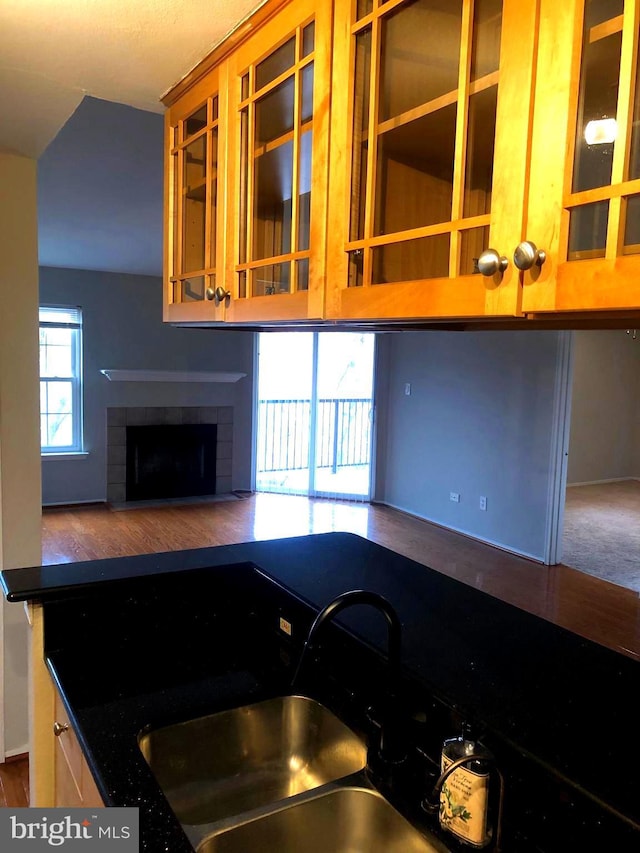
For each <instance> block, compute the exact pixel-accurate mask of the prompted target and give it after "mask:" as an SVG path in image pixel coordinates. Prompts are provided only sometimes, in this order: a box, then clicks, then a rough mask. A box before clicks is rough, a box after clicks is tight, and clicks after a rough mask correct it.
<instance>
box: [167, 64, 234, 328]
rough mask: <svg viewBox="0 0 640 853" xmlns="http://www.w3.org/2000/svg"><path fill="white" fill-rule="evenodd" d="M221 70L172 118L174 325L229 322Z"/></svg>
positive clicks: (170, 281) (170, 313)
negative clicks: (223, 237)
mask: <svg viewBox="0 0 640 853" xmlns="http://www.w3.org/2000/svg"><path fill="white" fill-rule="evenodd" d="M219 82H220V81H219V70H218V69H215V70H214V71H213V72H211V73H210V74H209V75H208V76H207V77H206V78H205V80H204V81H202V82H201V83H200V84H199V85H198V86H196V87H194V89H192V90H191V91H190V92H189V93H188V95H187V96H185V97H184V98H181V99H180V101H178V102H177V104H176V105H175V106H174V107H172V108H171V109H170V110H168V112H167V113H166V118H165V133H166V137H167V138H166V139H165V241H164V242H165V253H166V256H165V264H164V268H165V271H166V272H165V288H166V292H165V300H164V319H165V321H169V322H181V321H193V320H196V321H197V320H205V321H216V320H223V319H224V310H225V308H224V299H221V298H220V296H221V293H222V292H223V291H218V293H216V289H217V288H219V287H220V286H221V285H222V284H223V281H222V280H221V279H222V271H223V270H222V267H221V266H219V261H220V256H221V234H220V231H221V229H220V226H219V220H220V216H221V204H220V202H221V198H222V196H223V195H224V192H223V186H224V178H223V176H224V150H223V148H224V133H223V132H222V133H221V127H223V105H224V100H225V99H224V93H223V91H222V87H220V88H219V86H218V83H219Z"/></svg>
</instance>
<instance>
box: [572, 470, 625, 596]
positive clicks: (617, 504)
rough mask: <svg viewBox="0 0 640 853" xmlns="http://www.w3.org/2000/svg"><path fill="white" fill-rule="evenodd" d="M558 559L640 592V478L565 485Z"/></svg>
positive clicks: (590, 573)
mask: <svg viewBox="0 0 640 853" xmlns="http://www.w3.org/2000/svg"><path fill="white" fill-rule="evenodd" d="M562 562H563V563H564V564H565V565H567V566H572V567H573V568H575V569H579V570H580V571H582V572H586V573H587V574H589V575H596V577H599V578H604V579H605V580H608V581H611V583H616V584H618V585H619V586H624V587H627V589H633V590H636V591H637V592H640V481H638V480H621V481H618V482H616V483H604V484H601V485H597V486H571V487H570V488H568V489H567V498H566V503H565V511H564V537H563V553H562Z"/></svg>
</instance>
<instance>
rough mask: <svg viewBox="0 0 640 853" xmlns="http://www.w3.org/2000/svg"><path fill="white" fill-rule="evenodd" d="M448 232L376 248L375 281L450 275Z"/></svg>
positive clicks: (374, 261)
mask: <svg viewBox="0 0 640 853" xmlns="http://www.w3.org/2000/svg"><path fill="white" fill-rule="evenodd" d="M449 242H450V235H449V234H438V235H437V236H435V237H422V238H420V239H419V240H403V241H402V242H401V243H391V244H390V245H388V246H378V247H376V248H375V249H373V276H372V282H371V283H372V284H390V283H392V282H397V281H417V280H421V279H423V278H443V277H445V276H447V275H448V274H449Z"/></svg>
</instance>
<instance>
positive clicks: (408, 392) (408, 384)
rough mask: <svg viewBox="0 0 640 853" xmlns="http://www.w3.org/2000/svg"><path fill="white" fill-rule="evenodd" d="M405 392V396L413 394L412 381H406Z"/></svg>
mask: <svg viewBox="0 0 640 853" xmlns="http://www.w3.org/2000/svg"><path fill="white" fill-rule="evenodd" d="M404 393H405V397H410V396H411V383H410V382H405V383H404Z"/></svg>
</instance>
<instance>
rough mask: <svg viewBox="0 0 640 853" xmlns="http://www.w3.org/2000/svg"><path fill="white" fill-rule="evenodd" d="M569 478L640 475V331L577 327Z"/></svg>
mask: <svg viewBox="0 0 640 853" xmlns="http://www.w3.org/2000/svg"><path fill="white" fill-rule="evenodd" d="M573 364H574V367H573V397H572V406H571V434H570V439H569V467H568V476H567V482H568V483H569V484H571V483H590V482H595V481H599V480H615V479H620V478H623V477H637V476H640V336H639V337H638V338H637V339H636V340H635V341H634V340H633V338H632V336H631V335H630V334H627V333H626V331H625V330H624V329H614V330H595V331H579V332H574V360H573Z"/></svg>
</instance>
